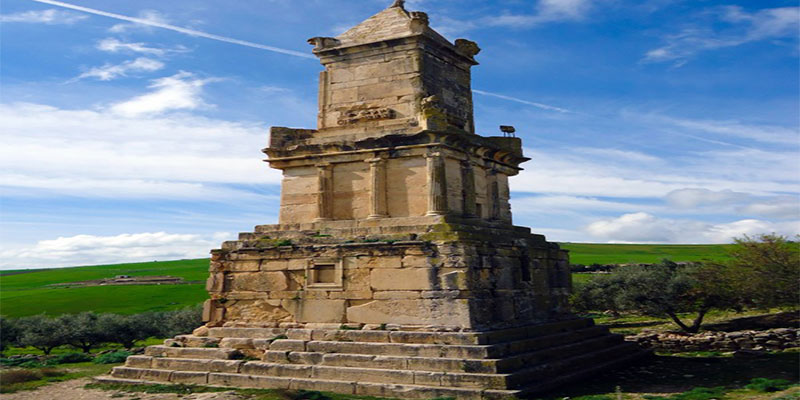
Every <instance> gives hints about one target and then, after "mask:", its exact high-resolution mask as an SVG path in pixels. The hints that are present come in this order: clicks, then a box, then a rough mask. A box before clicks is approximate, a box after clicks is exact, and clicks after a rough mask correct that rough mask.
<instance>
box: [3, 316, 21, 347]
mask: <svg viewBox="0 0 800 400" xmlns="http://www.w3.org/2000/svg"><path fill="white" fill-rule="evenodd" d="M18 340H19V329H18V327H17V324H16V323H15V321H14V320H10V319H7V318H3V317H0V354H2V353H3V352H4V351H5V350H6V349H7V348H9V347H11V346H13V345H15V344H17V341H18Z"/></svg>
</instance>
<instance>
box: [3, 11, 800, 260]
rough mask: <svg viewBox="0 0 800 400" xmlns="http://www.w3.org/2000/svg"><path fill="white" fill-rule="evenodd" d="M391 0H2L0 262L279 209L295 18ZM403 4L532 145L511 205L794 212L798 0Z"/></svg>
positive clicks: (727, 228) (301, 36)
mask: <svg viewBox="0 0 800 400" xmlns="http://www.w3.org/2000/svg"><path fill="white" fill-rule="evenodd" d="M390 3H391V1H390V0H359V1H353V0H325V1H322V0H312V1H292V0H238V1H235V2H229V1H225V2H223V1H210V0H194V1H183V0H176V1H169V2H165V1H152V0H137V1H122V0H102V1H101V0H74V1H69V2H67V3H59V2H56V1H50V0H42V1H34V0H4V1H3V5H2V10H0V30H1V32H0V33H1V34H2V43H1V44H2V45H1V46H0V57H1V59H0V60H1V62H2V63H1V64H0V96H1V97H0V135H2V140H3V143H4V146H2V148H0V166H1V167H0V195H1V196H2V197H1V201H2V203H0V207H2V208H1V209H0V211H1V212H2V231H0V268H6V269H7V268H19V267H48V266H66V265H78V264H98V263H110V262H125V261H139V260H166V259H176V258H188V257H203V256H206V255H207V254H208V250H209V249H211V248H213V247H217V246H218V245H219V243H220V242H221V241H222V240H225V239H231V238H233V237H235V233H236V232H240V231H250V230H251V229H252V227H253V226H254V225H257V224H265V223H275V222H276V221H277V206H278V202H279V195H280V189H279V186H278V184H279V181H280V175H279V173H277V172H276V171H274V170H270V169H269V168H268V167H267V166H266V164H265V163H263V162H262V161H261V160H262V159H263V157H264V156H263V154H261V152H260V149H262V148H263V147H266V145H267V132H268V128H269V126H273V125H276V126H292V127H314V126H315V123H316V115H315V112H316V92H317V82H316V80H317V76H318V72H319V71H320V70H321V66H320V65H319V63H318V62H317V61H316V60H315V59H314V58H313V57H309V55H310V54H311V53H310V50H311V47H310V46H308V45H307V44H306V43H305V41H306V39H307V38H310V37H313V36H334V35H337V34H339V33H341V32H343V31H344V30H346V29H347V28H348V27H350V26H353V25H355V24H357V23H359V22H360V21H362V20H364V19H366V18H368V17H369V16H371V15H372V14H375V13H377V12H379V11H380V10H382V9H383V8H385V7H387V6H388V5H389V4H390ZM81 8H88V9H90V10H86V9H81ZM407 8H408V9H412V10H421V11H425V12H428V13H429V15H430V19H431V24H432V26H433V27H434V28H435V29H437V30H439V31H440V32H441V33H443V34H444V35H446V36H447V37H448V38H449V39H451V40H454V39H456V38H460V37H465V38H468V39H471V40H474V41H477V42H478V43H479V45H480V46H481V47H482V49H483V51H482V52H481V54H479V55H478V57H477V58H478V61H479V62H480V63H481V65H479V66H477V67H475V68H474V69H473V88H474V89H475V90H476V94H475V109H476V124H477V127H478V131H479V133H481V134H483V135H487V136H488V135H495V134H498V133H499V132H498V129H497V126H498V125H501V124H508V125H515V126H516V127H517V131H518V136H519V137H521V138H522V139H523V141H524V145H525V147H526V154H527V155H528V156H529V157H531V158H533V160H532V161H530V162H528V163H527V164H525V165H524V167H525V171H523V172H522V173H521V174H520V175H519V176H518V177H515V178H513V179H512V183H511V184H512V211H513V212H514V219H515V223H516V224H517V225H526V226H530V227H532V228H533V230H534V231H536V232H539V233H544V234H546V235H547V236H548V238H549V239H550V240H555V241H583V242H642V243H644V242H654V243H725V242H728V241H730V239H731V237H734V236H739V235H742V234H758V233H768V232H777V233H780V234H785V235H793V234H796V233H798V232H799V231H800V182H799V181H800V154H799V153H800V127H799V125H798V123H799V119H800V111H798V110H800V96H798V87H799V86H798V76H799V72H800V68H798V55H799V53H800V47H798V46H799V43H798V29H799V24H800V22H799V21H800V11H798V6H797V2H796V1H781V0H776V1H769V2H764V1H741V0H727V1H713V0H704V1H688V0H685V1H682V0H649V1H648V0H639V1H632V0H595V1H591V0H533V1H532V0H525V1H523V0H438V1H433V0H417V1H411V0H409V1H408V4H407ZM109 13H111V14H114V15H113V16H109V15H110V14H109ZM128 17H130V18H128Z"/></svg>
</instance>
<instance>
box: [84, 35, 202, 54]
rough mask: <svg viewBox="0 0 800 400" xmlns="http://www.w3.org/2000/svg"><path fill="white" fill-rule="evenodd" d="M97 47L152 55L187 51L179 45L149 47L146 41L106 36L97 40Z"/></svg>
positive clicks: (111, 51) (109, 50) (108, 50)
mask: <svg viewBox="0 0 800 400" xmlns="http://www.w3.org/2000/svg"><path fill="white" fill-rule="evenodd" d="M96 47H97V49H98V50H102V51H106V52H109V53H120V52H134V53H142V54H151V55H154V56H159V57H160V56H164V55H166V54H168V53H185V52H187V51H189V50H188V49H187V48H185V47H183V46H180V47H177V48H172V49H164V48H158V47H149V46H148V45H147V44H146V43H140V42H133V43H128V42H123V41H121V40H119V39H115V38H106V39H103V40H100V41H99V42H97V46H96Z"/></svg>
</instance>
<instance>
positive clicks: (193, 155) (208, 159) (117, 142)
mask: <svg viewBox="0 0 800 400" xmlns="http://www.w3.org/2000/svg"><path fill="white" fill-rule="evenodd" d="M276 107H277V106H276ZM0 125H2V126H3V130H2V133H0V139H1V140H2V141H3V143H5V144H6V145H5V146H0V185H2V191H3V193H4V194H5V195H7V196H11V195H15V196H22V197H25V196H44V197H52V196H58V195H70V196H79V197H90V198H94V197H99V198H154V199H175V198H178V199H189V200H194V201H209V200H212V201H220V200H226V201H229V200H231V199H244V200H247V199H250V200H252V199H254V198H256V197H258V196H262V198H263V196H264V195H263V194H261V193H259V192H263V191H264V185H270V184H272V185H274V184H277V183H279V182H280V179H281V176H280V172H278V171H277V170H273V169H270V168H268V166H267V165H266V164H265V163H264V162H263V161H262V159H263V158H264V155H263V154H262V153H261V152H260V151H259V150H260V149H261V148H263V147H264V145H265V144H266V142H267V129H266V128H265V127H264V126H262V125H261V124H256V123H244V122H228V121H222V120H215V119H208V118H203V117H199V116H192V115H185V114H176V115H161V116H150V117H145V116H143V117H138V118H133V117H131V118H120V117H119V116H118V115H116V114H114V113H113V112H110V111H108V110H103V109H100V110H64V109H59V108H55V107H50V106H43V105H36V104H25V103H17V104H0ZM230 185H238V186H230ZM259 188H261V189H259Z"/></svg>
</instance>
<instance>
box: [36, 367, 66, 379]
mask: <svg viewBox="0 0 800 400" xmlns="http://www.w3.org/2000/svg"><path fill="white" fill-rule="evenodd" d="M39 373H40V374H41V375H42V377H44V378H54V377H57V376H64V375H66V374H67V371H64V370H63V369H56V368H42V369H40V370H39Z"/></svg>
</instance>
